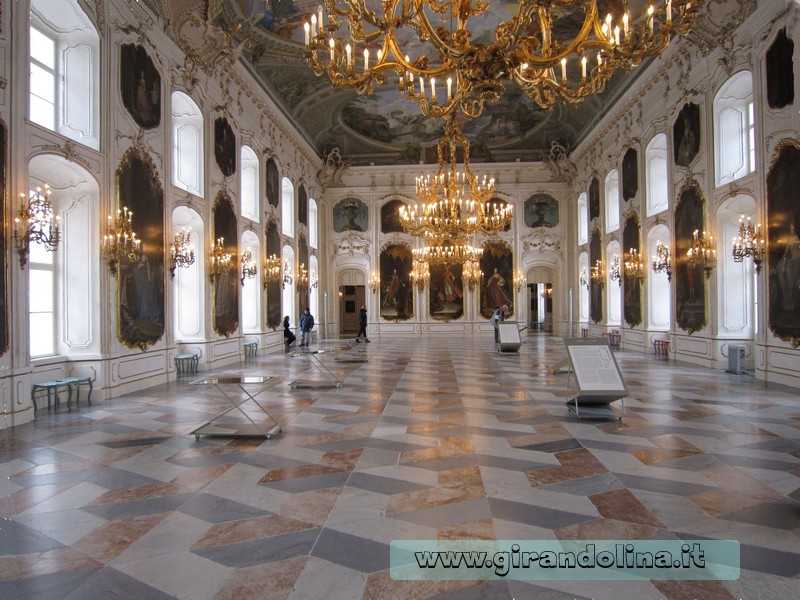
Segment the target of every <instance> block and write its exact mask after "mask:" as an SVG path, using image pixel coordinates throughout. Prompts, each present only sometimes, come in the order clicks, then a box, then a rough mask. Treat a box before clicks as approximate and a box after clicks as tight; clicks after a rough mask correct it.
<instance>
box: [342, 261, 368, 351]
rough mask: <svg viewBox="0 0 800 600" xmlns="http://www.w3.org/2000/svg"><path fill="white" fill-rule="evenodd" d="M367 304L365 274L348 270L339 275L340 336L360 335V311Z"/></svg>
mask: <svg viewBox="0 0 800 600" xmlns="http://www.w3.org/2000/svg"><path fill="white" fill-rule="evenodd" d="M366 303H367V292H366V285H365V278H364V273H362V272H361V271H358V270H356V269H348V270H346V271H342V272H341V273H339V336H341V337H355V336H356V334H357V333H358V310H359V309H360V308H361V307H362V306H364V305H365V304H366Z"/></svg>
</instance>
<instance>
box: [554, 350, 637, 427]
mask: <svg viewBox="0 0 800 600" xmlns="http://www.w3.org/2000/svg"><path fill="white" fill-rule="evenodd" d="M564 344H565V346H566V347H567V356H568V357H569V364H570V366H571V372H570V375H569V377H568V379H567V401H566V402H565V405H566V406H567V408H568V409H569V410H570V411H572V412H574V413H575V415H576V416H577V417H578V418H581V419H583V418H608V417H611V418H617V419H619V420H620V421H621V420H622V416H621V415H619V414H617V413H616V412H615V411H614V410H613V409H612V408H611V406H610V404H611V403H612V402H614V401H615V400H622V399H623V398H625V396H627V395H628V389H627V388H626V387H625V382H624V381H623V380H622V373H620V371H619V366H618V365H617V360H616V359H615V358H614V354H613V353H612V352H611V348H610V347H609V345H608V340H607V339H604V338H564ZM572 374H574V376H575V383H576V385H577V388H578V389H577V391H576V392H575V394H574V395H573V394H571V393H570V384H571V382H572V377H573V375H572ZM622 412H623V414H624V413H625V403H624V401H623V402H622Z"/></svg>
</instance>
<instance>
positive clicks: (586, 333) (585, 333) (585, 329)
mask: <svg viewBox="0 0 800 600" xmlns="http://www.w3.org/2000/svg"><path fill="white" fill-rule="evenodd" d="M581 337H585V338H588V337H589V328H588V327H581Z"/></svg>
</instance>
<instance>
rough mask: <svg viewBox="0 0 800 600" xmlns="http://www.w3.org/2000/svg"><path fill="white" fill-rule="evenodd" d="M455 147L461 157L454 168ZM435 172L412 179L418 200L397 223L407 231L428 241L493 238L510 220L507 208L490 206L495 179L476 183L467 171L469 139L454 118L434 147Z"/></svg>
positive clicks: (475, 179)
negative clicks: (478, 236) (479, 235)
mask: <svg viewBox="0 0 800 600" xmlns="http://www.w3.org/2000/svg"><path fill="white" fill-rule="evenodd" d="M459 147H460V148H462V152H463V156H464V167H463V170H462V169H459V168H458V154H459ZM437 156H438V166H439V169H438V172H437V173H436V175H426V176H420V177H417V200H416V202H415V203H414V204H413V205H411V206H403V207H401V208H400V223H401V225H402V226H403V229H405V231H406V232H407V233H410V234H411V235H415V236H421V237H424V238H426V239H427V240H429V241H432V242H441V241H444V240H451V241H459V242H463V241H464V240H466V238H468V237H469V236H471V235H472V234H475V233H485V234H487V235H493V234H495V233H498V232H499V231H502V230H503V228H504V227H505V226H506V225H507V224H508V222H509V221H510V220H511V206H510V205H509V204H505V203H500V202H496V201H495V202H493V201H491V197H492V195H493V194H494V192H495V185H494V179H493V178H489V177H487V176H486V175H484V176H483V177H482V178H481V179H480V180H479V179H478V178H477V177H475V175H473V174H472V172H471V171H470V168H469V140H468V139H467V138H466V137H464V135H462V134H461V130H460V126H459V124H458V121H457V120H456V119H455V117H450V118H448V119H447V121H446V122H445V133H444V135H443V136H442V138H441V139H440V140H439V143H438V146H437Z"/></svg>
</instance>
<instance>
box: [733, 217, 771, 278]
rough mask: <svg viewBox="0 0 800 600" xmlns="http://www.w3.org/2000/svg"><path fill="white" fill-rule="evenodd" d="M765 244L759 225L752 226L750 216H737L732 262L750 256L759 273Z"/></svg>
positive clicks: (765, 250)
mask: <svg viewBox="0 0 800 600" xmlns="http://www.w3.org/2000/svg"><path fill="white" fill-rule="evenodd" d="M766 244H767V242H766V240H765V239H764V234H763V233H761V225H760V224H759V225H755V226H753V224H752V223H751V222H750V217H745V216H744V215H742V216H741V217H739V235H738V237H736V238H734V240H733V260H734V262H742V261H743V260H744V259H745V258H747V257H748V256H751V257H752V258H753V262H754V263H755V265H756V273H759V272H760V271H761V263H762V262H763V261H764V255H765V254H766V252H767V248H766Z"/></svg>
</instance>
